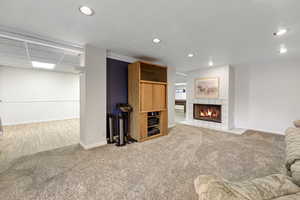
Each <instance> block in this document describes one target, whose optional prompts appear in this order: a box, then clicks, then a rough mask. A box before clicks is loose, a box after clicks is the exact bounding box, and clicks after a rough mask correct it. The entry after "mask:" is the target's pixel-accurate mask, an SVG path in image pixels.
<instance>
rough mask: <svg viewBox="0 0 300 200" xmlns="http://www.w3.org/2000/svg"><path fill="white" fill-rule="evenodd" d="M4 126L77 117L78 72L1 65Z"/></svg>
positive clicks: (0, 88) (0, 78)
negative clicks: (68, 72)
mask: <svg viewBox="0 0 300 200" xmlns="http://www.w3.org/2000/svg"><path fill="white" fill-rule="evenodd" d="M0 100H2V103H0V117H1V118H2V122H3V125H12V124H20V123H30V122H39V121H49V120H62V119H69V118H78V117H79V75H75V74H67V73H58V72H50V71H42V70H34V69H21V68H12V67H0Z"/></svg>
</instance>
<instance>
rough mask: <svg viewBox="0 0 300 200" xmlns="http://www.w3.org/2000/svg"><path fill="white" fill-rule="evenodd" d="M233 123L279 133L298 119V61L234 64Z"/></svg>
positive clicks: (299, 63)
mask: <svg viewBox="0 0 300 200" xmlns="http://www.w3.org/2000/svg"><path fill="white" fill-rule="evenodd" d="M234 71H235V125H236V126H237V127H240V128H247V129H256V130H262V131H268V132H274V133H279V134H283V133H284V130H285V129H286V128H287V127H289V126H291V125H292V122H293V120H296V119H300V62H296V61H290V62H281V63H278V62H277V63H275V62H274V63H269V64H267V63H261V64H247V65H239V66H234Z"/></svg>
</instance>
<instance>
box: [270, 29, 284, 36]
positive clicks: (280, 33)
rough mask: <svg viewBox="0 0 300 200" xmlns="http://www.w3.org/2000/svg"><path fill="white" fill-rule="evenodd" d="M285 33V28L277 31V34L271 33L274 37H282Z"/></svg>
mask: <svg viewBox="0 0 300 200" xmlns="http://www.w3.org/2000/svg"><path fill="white" fill-rule="evenodd" d="M286 33H287V29H285V28H282V29H279V30H278V31H277V32H275V33H273V35H274V36H283V35H285V34H286Z"/></svg>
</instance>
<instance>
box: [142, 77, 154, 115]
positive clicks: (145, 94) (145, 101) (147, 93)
mask: <svg viewBox="0 0 300 200" xmlns="http://www.w3.org/2000/svg"><path fill="white" fill-rule="evenodd" d="M140 91H141V111H142V112H143V111H148V110H152V108H153V97H152V95H153V85H152V84H151V83H141V84H140Z"/></svg>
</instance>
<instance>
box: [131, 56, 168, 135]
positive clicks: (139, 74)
mask: <svg viewBox="0 0 300 200" xmlns="http://www.w3.org/2000/svg"><path fill="white" fill-rule="evenodd" d="M167 86H168V84H167V67H164V66H160V65H155V64H151V63H145V62H136V63H133V64H130V65H129V66H128V103H129V104H130V105H131V106H132V107H133V113H132V115H131V119H130V127H131V129H130V136H131V137H132V138H133V139H135V140H137V141H145V140H148V139H152V138H155V137H159V136H162V135H166V134H167V125H168V112H167V107H168V104H167V99H168V98H167V88H168V87H167Z"/></svg>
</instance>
